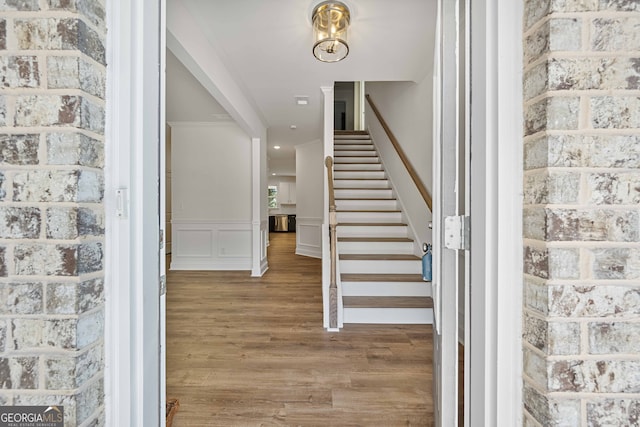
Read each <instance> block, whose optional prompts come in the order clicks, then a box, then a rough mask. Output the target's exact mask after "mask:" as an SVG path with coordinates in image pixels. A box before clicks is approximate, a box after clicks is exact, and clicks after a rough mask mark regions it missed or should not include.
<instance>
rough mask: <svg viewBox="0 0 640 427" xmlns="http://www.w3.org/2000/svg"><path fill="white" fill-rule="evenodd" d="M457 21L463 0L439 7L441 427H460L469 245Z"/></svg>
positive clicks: (436, 295) (437, 388) (444, 1)
mask: <svg viewBox="0 0 640 427" xmlns="http://www.w3.org/2000/svg"><path fill="white" fill-rule="evenodd" d="M458 18H459V17H458V1H449V0H440V1H439V2H438V29H437V41H436V54H435V73H434V98H435V108H434V111H435V117H434V129H435V132H434V156H433V158H434V168H433V172H434V176H433V182H434V188H433V200H434V203H433V241H434V253H433V273H434V276H433V282H432V285H433V299H434V326H435V327H434V339H433V343H434V346H433V347H434V349H433V350H434V366H433V375H434V409H435V419H436V425H437V426H447V427H450V426H457V425H458V359H459V355H458V303H459V301H458V294H459V289H460V286H459V284H460V282H464V276H465V274H464V268H465V267H464V257H459V254H458V250H456V249H455V247H460V248H463V246H464V242H463V240H464V239H462V238H461V237H462V236H463V235H464V233H463V232H462V230H463V227H462V225H463V224H464V220H463V219H461V217H459V216H458V214H459V212H461V207H460V197H459V195H461V194H464V176H465V174H464V169H465V163H466V162H465V161H464V155H461V154H464V152H465V150H464V144H462V152H461V149H460V145H461V143H460V139H461V132H460V127H459V126H460V117H459V105H460V101H459V99H460V97H459V79H458V76H459V63H460V61H459V58H458V55H459V52H460V50H459V40H458V35H459V30H458V29H459V23H460V20H459V19H458ZM462 200H464V199H462ZM447 224H449V225H447ZM456 224H458V225H457V226H456ZM458 245H459V246H458ZM459 250H460V251H463V252H464V249H459ZM460 263H462V265H460ZM459 268H460V269H459ZM462 286H463V287H462V289H464V285H462Z"/></svg>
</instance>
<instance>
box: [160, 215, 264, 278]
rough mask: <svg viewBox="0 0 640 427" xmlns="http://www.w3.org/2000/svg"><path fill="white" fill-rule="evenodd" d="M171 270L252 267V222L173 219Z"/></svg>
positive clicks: (246, 268) (242, 268) (245, 268)
mask: <svg viewBox="0 0 640 427" xmlns="http://www.w3.org/2000/svg"><path fill="white" fill-rule="evenodd" d="M172 229H173V230H172V231H173V236H172V240H173V253H172V255H171V267H170V268H171V270H251V267H252V266H251V232H252V230H251V223H250V222H248V221H247V222H226V221H224V222H223V221H193V220H175V219H174V220H173V221H172Z"/></svg>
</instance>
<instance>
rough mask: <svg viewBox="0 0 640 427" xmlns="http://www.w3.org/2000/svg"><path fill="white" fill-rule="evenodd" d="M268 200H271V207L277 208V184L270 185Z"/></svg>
mask: <svg viewBox="0 0 640 427" xmlns="http://www.w3.org/2000/svg"><path fill="white" fill-rule="evenodd" d="M267 200H268V201H269V208H270V209H271V208H273V209H275V208H277V207H278V187H277V186H275V185H270V186H269V193H268V196H267Z"/></svg>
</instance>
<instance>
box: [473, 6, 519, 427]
mask: <svg viewBox="0 0 640 427" xmlns="http://www.w3.org/2000/svg"><path fill="white" fill-rule="evenodd" d="M465 1H466V8H467V11H468V12H467V13H468V14H467V17H468V18H469V20H468V21H467V22H468V23H469V24H468V25H467V28H468V29H470V34H469V35H468V41H469V46H470V47H469V51H470V56H469V62H470V64H469V65H468V66H470V80H468V87H469V88H470V90H471V103H470V105H469V110H468V111H469V114H468V119H467V120H468V135H469V138H470V141H469V142H470V149H471V164H470V217H471V239H470V242H471V251H470V265H471V272H470V279H469V281H470V284H469V285H470V289H467V291H466V293H467V295H468V301H469V302H468V304H470V310H467V319H466V322H465V323H466V329H467V330H466V331H465V335H466V340H465V370H466V371H467V372H468V374H467V378H466V379H467V380H468V383H465V394H466V395H467V394H468V405H466V407H465V426H476V425H477V426H503V425H505V426H506V425H509V426H511V425H513V426H518V425H522V291H523V284H522V282H523V269H522V264H523V260H522V251H523V249H522V248H523V239H522V218H523V211H522V179H523V178H522V177H523V166H522V152H523V146H522V145H523V143H522V141H523V126H522V123H523V106H522V104H523V101H522V100H523V96H522V73H523V66H522V64H523V60H522V53H523V48H522V34H523V32H522V19H523V16H524V15H523V13H524V4H523V3H524V2H523V0H465ZM476 46H477V47H476Z"/></svg>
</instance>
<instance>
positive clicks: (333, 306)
mask: <svg viewBox="0 0 640 427" xmlns="http://www.w3.org/2000/svg"><path fill="white" fill-rule="evenodd" d="M324 164H325V166H326V167H327V181H328V184H329V187H328V188H329V242H330V243H329V250H330V251H331V275H330V279H329V327H330V328H332V329H335V328H337V327H338V284H337V281H336V279H337V273H336V269H337V264H338V262H337V249H338V236H337V234H336V226H337V225H338V218H337V215H336V197H335V194H334V191H333V158H332V157H331V156H327V157H326V158H325V160H324Z"/></svg>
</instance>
